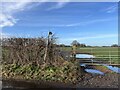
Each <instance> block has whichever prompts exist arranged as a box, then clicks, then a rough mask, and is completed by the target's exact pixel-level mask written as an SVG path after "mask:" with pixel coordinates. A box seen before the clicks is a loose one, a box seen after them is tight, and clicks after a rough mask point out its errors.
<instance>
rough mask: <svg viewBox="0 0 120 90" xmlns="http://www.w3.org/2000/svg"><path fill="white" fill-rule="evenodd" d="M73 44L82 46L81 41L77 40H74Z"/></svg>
mask: <svg viewBox="0 0 120 90" xmlns="http://www.w3.org/2000/svg"><path fill="white" fill-rule="evenodd" d="M71 45H72V46H73V45H76V46H80V43H79V42H78V41H77V40H74V41H73V42H72V43H71Z"/></svg>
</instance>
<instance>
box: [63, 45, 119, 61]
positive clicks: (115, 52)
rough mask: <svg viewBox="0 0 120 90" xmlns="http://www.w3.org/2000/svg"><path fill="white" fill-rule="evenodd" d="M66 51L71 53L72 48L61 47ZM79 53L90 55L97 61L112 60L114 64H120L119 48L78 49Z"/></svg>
mask: <svg viewBox="0 0 120 90" xmlns="http://www.w3.org/2000/svg"><path fill="white" fill-rule="evenodd" d="M61 49H62V50H64V51H71V47H61ZM76 51H77V52H78V53H89V54H92V55H94V56H95V57H96V58H97V59H100V60H101V59H102V60H107V61H109V60H111V61H112V63H119V58H120V56H119V48H118V47H77V50H76Z"/></svg>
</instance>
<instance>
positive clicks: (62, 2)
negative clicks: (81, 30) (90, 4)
mask: <svg viewBox="0 0 120 90" xmlns="http://www.w3.org/2000/svg"><path fill="white" fill-rule="evenodd" d="M69 1H70V0H59V1H57V4H56V5H53V6H52V7H50V8H48V9H47V11H50V10H54V9H60V8H63V7H64V6H65V5H66V4H67V3H69Z"/></svg>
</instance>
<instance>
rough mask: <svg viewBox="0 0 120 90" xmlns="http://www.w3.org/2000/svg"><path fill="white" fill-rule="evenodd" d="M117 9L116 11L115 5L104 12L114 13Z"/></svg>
mask: <svg viewBox="0 0 120 90" xmlns="http://www.w3.org/2000/svg"><path fill="white" fill-rule="evenodd" d="M117 9H118V6H117V4H116V5H113V6H110V7H108V8H106V9H105V10H104V11H105V12H106V13H114V12H115V11H117Z"/></svg>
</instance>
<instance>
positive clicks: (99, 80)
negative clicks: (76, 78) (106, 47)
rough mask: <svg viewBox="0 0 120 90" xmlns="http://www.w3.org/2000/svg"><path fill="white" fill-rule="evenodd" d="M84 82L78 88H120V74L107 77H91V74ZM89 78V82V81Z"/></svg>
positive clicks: (87, 75)
mask: <svg viewBox="0 0 120 90" xmlns="http://www.w3.org/2000/svg"><path fill="white" fill-rule="evenodd" d="M85 77H86V78H85V79H84V80H83V82H80V83H79V84H77V85H76V87H77V88H118V87H119V81H118V77H120V74H117V73H107V74H106V75H97V76H93V77H92V76H91V75H90V74H86V75H85ZM87 78H88V80H87Z"/></svg>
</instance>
